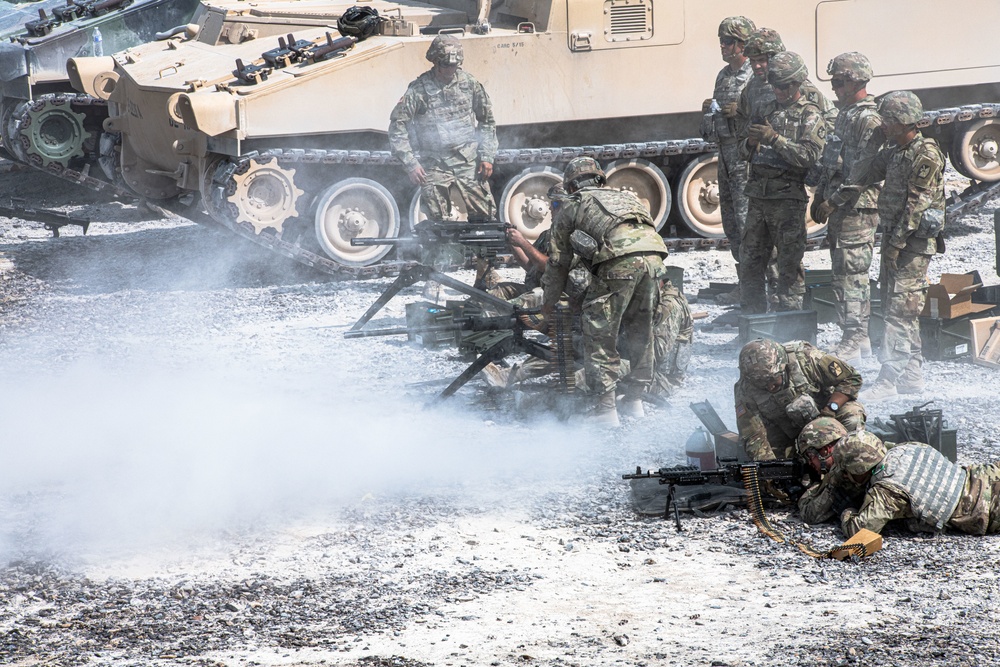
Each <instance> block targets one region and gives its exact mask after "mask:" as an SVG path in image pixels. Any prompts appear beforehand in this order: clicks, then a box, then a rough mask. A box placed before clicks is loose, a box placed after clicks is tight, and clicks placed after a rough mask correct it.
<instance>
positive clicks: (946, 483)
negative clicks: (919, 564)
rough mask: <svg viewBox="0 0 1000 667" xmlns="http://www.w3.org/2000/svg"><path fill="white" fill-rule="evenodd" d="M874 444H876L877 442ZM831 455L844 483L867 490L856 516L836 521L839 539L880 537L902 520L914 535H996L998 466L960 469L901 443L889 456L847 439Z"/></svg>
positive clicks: (932, 452) (847, 513) (999, 528)
mask: <svg viewBox="0 0 1000 667" xmlns="http://www.w3.org/2000/svg"><path fill="white" fill-rule="evenodd" d="M876 440H877V439H876ZM835 451H836V452H837V458H838V459H839V460H840V461H841V462H842V466H843V470H844V473H845V476H846V477H847V479H849V480H850V481H852V482H853V483H855V484H864V485H867V491H866V492H865V496H864V500H863V501H862V503H861V509H860V510H854V509H850V508H848V509H845V510H844V511H843V512H842V513H841V515H840V527H841V530H843V532H844V535H848V536H850V535H854V534H855V533H857V532H858V531H859V530H861V529H862V528H867V529H868V530H871V531H874V532H876V533H878V532H881V531H882V529H883V528H884V527H885V525H886V524H887V523H889V522H890V521H894V520H896V519H905V520H906V525H907V528H909V529H910V530H913V531H925V532H940V531H942V530H944V529H945V528H952V529H954V530H958V531H961V532H963V533H969V534H970V535H987V534H992V533H996V532H1000V464H998V463H993V464H987V465H971V466H960V465H958V464H955V463H952V462H951V461H949V460H948V459H947V458H945V456H944V455H943V454H941V453H940V452H938V451H937V450H936V449H934V448H932V447H930V446H929V445H925V444H923V443H919V442H906V443H903V444H900V445H896V446H895V447H893V448H892V449H890V450H888V451H887V450H886V448H885V446H884V445H882V443H881V442H880V441H879V446H876V447H870V446H867V443H863V442H862V441H861V440H860V439H857V438H855V439H848V440H847V442H845V443H843V444H842V445H840V446H838V447H837V448H836V449H835Z"/></svg>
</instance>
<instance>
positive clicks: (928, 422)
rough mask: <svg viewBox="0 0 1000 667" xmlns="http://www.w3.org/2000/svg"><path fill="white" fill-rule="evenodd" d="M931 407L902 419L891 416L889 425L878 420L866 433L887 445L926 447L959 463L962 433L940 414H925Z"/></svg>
mask: <svg viewBox="0 0 1000 667" xmlns="http://www.w3.org/2000/svg"><path fill="white" fill-rule="evenodd" d="M927 405H928V404H927V403H924V404H923V405H916V406H914V407H913V409H912V410H910V411H909V412H905V413H903V414H901V415H889V420H888V421H883V420H882V419H880V418H878V417H876V418H875V420H874V421H873V422H870V423H868V424H866V425H865V430H866V431H869V432H871V433H874V434H875V435H877V436H878V437H879V438H881V439H882V441H884V442H894V443H900V442H923V443H926V444H928V445H930V446H931V447H933V448H934V449H936V450H938V451H939V452H941V453H942V454H944V455H945V456H946V457H947V458H948V460H949V461H951V462H952V463H955V462H956V459H957V458H958V432H957V431H956V430H955V429H953V428H948V422H947V421H946V420H945V419H944V418H942V416H941V411H940V410H925V409H924V408H925V407H927Z"/></svg>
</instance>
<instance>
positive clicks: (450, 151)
mask: <svg viewBox="0 0 1000 667" xmlns="http://www.w3.org/2000/svg"><path fill="white" fill-rule="evenodd" d="M389 145H390V147H391V148H392V154H393V155H394V156H395V157H396V158H398V159H399V161H400V162H402V163H403V166H404V167H406V169H407V170H412V169H414V168H416V167H417V166H418V165H421V164H423V163H424V162H427V163H429V164H425V165H424V166H439V165H440V166H443V167H446V168H447V167H454V166H458V165H460V164H469V163H473V162H474V161H475V160H477V159H478V161H479V162H489V163H491V164H492V163H493V160H494V159H495V158H496V153H497V128H496V121H495V120H494V118H493V104H492V103H491V102H490V98H489V95H487V94H486V90H485V89H484V88H483V86H482V84H480V83H479V82H478V81H477V80H476V78H475V77H474V76H472V75H471V74H469V73H468V72H466V71H465V70H461V69H460V70H458V72H457V73H456V74H455V78H454V79H452V80H451V82H449V83H447V84H444V85H442V84H441V83H440V82H439V81H438V80H437V79H436V78H435V77H434V74H433V70H430V71H427V72H424V73H423V74H421V75H420V76H419V77H417V78H416V80H414V81H413V82H412V83H410V85H409V87H408V88H407V89H406V92H405V93H404V94H403V97H402V98H401V99H400V100H399V102H398V103H396V107H395V108H394V109H393V110H392V114H391V115H390V117H389Z"/></svg>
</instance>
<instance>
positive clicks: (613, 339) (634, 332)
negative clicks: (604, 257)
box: [582, 253, 666, 396]
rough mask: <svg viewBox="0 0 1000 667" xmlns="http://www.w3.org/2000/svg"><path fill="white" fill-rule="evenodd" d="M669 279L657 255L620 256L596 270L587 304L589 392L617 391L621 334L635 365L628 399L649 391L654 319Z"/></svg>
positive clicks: (585, 344)
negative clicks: (665, 282)
mask: <svg viewBox="0 0 1000 667" xmlns="http://www.w3.org/2000/svg"><path fill="white" fill-rule="evenodd" d="M665 277H666V269H665V268H664V266H663V258H662V257H661V256H660V255H658V254H655V253H646V254H637V255H625V256H624V257H615V258H614V259H609V260H608V261H606V262H602V263H600V264H599V265H598V266H597V267H596V275H595V276H594V280H593V282H592V283H591V284H590V289H589V290H588V291H587V296H586V299H585V300H584V303H583V313H582V320H583V349H584V371H585V376H586V379H587V386H588V387H589V389H590V392H591V393H592V394H594V395H597V396H600V395H603V394H605V393H607V392H609V391H613V390H614V389H615V388H616V387H617V385H618V381H619V380H620V379H621V374H622V358H621V355H620V354H619V351H618V335H619V332H620V331H624V332H625V333H626V335H625V337H624V339H623V341H622V342H623V345H624V346H625V350H624V351H625V352H626V356H627V357H628V358H629V360H630V361H631V364H630V373H629V381H628V386H627V388H626V392H627V393H628V395H629V396H638V395H640V394H642V393H643V392H645V391H646V388H647V387H648V386H649V384H650V382H651V381H652V379H653V318H654V315H655V313H656V309H657V308H658V307H659V304H660V284H661V282H662V281H663V279H664V278H665Z"/></svg>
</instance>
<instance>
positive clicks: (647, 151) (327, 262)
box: [25, 95, 1000, 280]
mask: <svg viewBox="0 0 1000 667" xmlns="http://www.w3.org/2000/svg"><path fill="white" fill-rule="evenodd" d="M64 97H68V98H73V99H72V100H70V103H71V105H79V106H89V105H102V104H104V105H106V103H105V102H104V101H102V100H99V99H95V98H91V97H89V96H87V95H75V96H74V95H65V96H64ZM25 113H27V112H26V111H25ZM997 116H1000V104H973V105H966V106H963V107H955V108H948V109H938V110H933V111H929V112H927V113H926V114H924V117H923V119H921V121H920V122H919V123H918V127H921V128H926V127H931V126H932V125H947V124H950V123H954V122H962V121H967V120H972V119H975V118H993V117H997ZM716 149H717V146H716V144H714V143H712V142H708V141H704V140H702V139H678V140H668V141H650V142H640V143H624V144H605V145H593V146H568V147H545V148H520V149H509V148H508V149H501V150H500V151H498V152H497V157H496V161H495V164H498V165H522V164H523V165H530V164H545V163H554V162H555V163H559V162H569V161H570V160H572V159H574V158H576V157H593V158H595V159H597V160H617V159H632V158H646V159H649V158H657V157H666V156H672V155H699V154H703V153H709V152H712V151H715V150H716ZM269 157H270V158H273V159H274V160H276V161H277V163H278V164H281V165H294V164H331V165H334V164H336V165H359V166H371V165H385V166H399V165H400V163H399V161H398V160H396V158H394V157H393V156H392V153H390V152H389V151H359V150H337V149H331V150H324V149H299V148H290V149H270V150H267V151H263V152H256V151H255V152H251V153H247V154H246V155H242V156H240V157H239V158H235V159H230V160H228V161H226V162H225V163H224V166H223V167H222V168H220V169H217V170H216V174H217V176H216V177H215V179H214V182H215V185H216V186H217V187H219V188H223V189H224V188H226V187H229V185H230V181H231V179H232V176H233V174H236V173H239V172H240V170H241V169H242V170H245V169H246V167H247V165H248V164H249V161H250V160H251V159H258V160H259V159H262V158H269ZM29 164H30V162H29ZM32 166H34V167H36V168H38V169H41V170H42V171H45V172H46V173H49V174H51V175H53V176H56V177H58V178H61V179H64V180H67V181H70V182H73V183H77V184H80V185H84V186H86V187H88V188H91V189H93V190H97V191H100V192H105V193H107V194H108V195H110V196H115V197H118V198H121V199H124V200H131V201H136V200H138V199H139V197H137V196H136V195H135V194H134V193H133V192H131V191H130V190H128V189H126V188H124V187H122V186H119V185H117V184H114V183H110V182H108V181H106V180H102V179H99V178H95V177H93V176H90V175H89V164H88V165H87V166H86V167H85V168H84V170H83V171H80V170H76V169H71V168H69V167H64V166H62V165H60V164H58V163H50V164H48V165H46V166H44V167H43V166H41V165H39V164H32ZM997 194H1000V181H997V182H993V183H986V182H982V183H976V182H973V183H972V185H970V186H969V187H968V188H966V189H965V190H964V191H963V192H962V193H960V194H958V195H953V196H952V197H949V199H948V202H947V215H948V217H954V216H957V215H962V214H964V213H967V212H970V211H972V210H974V209H976V208H978V207H980V206H982V205H983V204H985V203H986V202H987V201H988V200H989V199H991V198H992V197H994V196H995V195H997ZM161 206H162V207H163V208H164V209H166V210H167V211H169V212H170V213H171V214H173V215H176V216H180V217H183V218H185V219H188V220H191V221H193V222H197V223H201V224H208V225H218V226H221V227H224V228H226V229H227V230H229V231H230V232H232V233H234V234H236V235H237V236H240V237H242V238H244V239H246V240H248V241H250V242H252V243H254V244H256V245H258V246H261V247H263V248H266V249H267V250H269V251H271V252H274V253H277V254H279V255H281V256H283V257H287V258H289V259H292V260H293V261H295V262H297V263H299V264H302V265H304V266H308V267H310V268H313V269H315V270H317V271H321V272H323V273H325V274H327V275H331V276H335V277H337V278H344V279H355V280H359V279H369V278H378V277H383V276H394V275H397V274H398V273H399V271H400V270H402V269H403V268H406V267H407V266H410V265H412V262H402V261H384V262H379V263H375V264H371V265H368V266H363V267H350V266H344V265H342V264H339V263H337V262H335V261H334V260H332V259H329V258H327V257H325V256H323V255H320V254H318V253H316V252H313V251H312V250H309V249H307V248H304V247H302V246H301V245H299V244H298V243H292V242H289V241H287V240H284V239H282V238H281V236H280V235H278V234H274V233H270V230H268V231H265V232H264V233H261V234H258V233H257V232H256V230H255V229H254V227H253V225H251V224H250V223H247V222H236V221H234V220H230V219H229V218H230V216H218V217H215V216H209V215H207V214H205V213H203V212H202V211H201V210H200V208H197V209H196V208H193V207H191V206H190V205H183V204H180V205H173V204H166V205H161ZM220 218H221V219H220ZM664 242H665V243H666V246H667V249H668V250H670V251H674V252H676V251H687V250H707V249H720V250H721V249H727V248H728V247H729V241H728V240H727V239H725V238H722V239H708V238H676V237H673V238H664ZM822 243H823V239H810V240H809V241H808V247H809V248H810V249H815V248H818V247H820V246H821V245H822Z"/></svg>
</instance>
